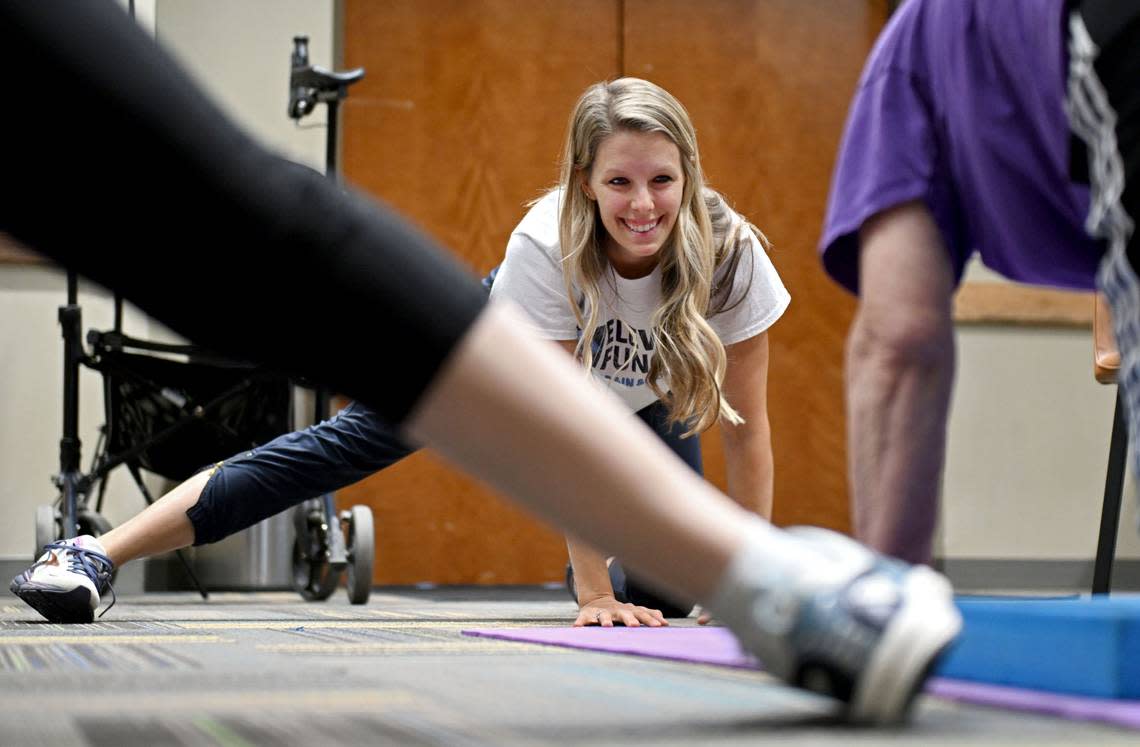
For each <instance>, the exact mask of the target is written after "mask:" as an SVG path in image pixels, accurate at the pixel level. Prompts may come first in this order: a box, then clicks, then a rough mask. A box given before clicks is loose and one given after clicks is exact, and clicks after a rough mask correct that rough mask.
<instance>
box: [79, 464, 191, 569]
mask: <svg viewBox="0 0 1140 747" xmlns="http://www.w3.org/2000/svg"><path fill="white" fill-rule="evenodd" d="M211 473H212V470H206V471H203V472H199V473H198V474H196V475H194V476H193V477H191V478H190V479H189V480H187V481H186V482H184V483H182V484H181V485H179V486H178V487H176V488H174V489H173V490H171V491H170V492H169V493H167V494H166V495H164V496H162V498H159V499H158V500H157V501H155V502H154V505H153V506H148V507H147V509H146V510H145V511H143V512H141V513H139V514H136V515H135V516H132V517H131V518H130V519H128V520H127V521H125V522H124V523H122V524H121V525H119V526H117V527H115V528H114V529H112V530H111V531H109V532H107V533H106V534H104V535H102V536H101V537H99V542H100V543H102V545H103V548H104V549H105V550H106V551H107V557H109V558H110V559H111V561H112V562H113V563H114V564H115V565H116V566H121V565H122V564H123V563H127V562H129V561H131V560H135V559H136V558H141V557H146V556H148V555H157V554H159V553H164V552H170V551H171V550H177V549H179V548H183V547H186V546H188V545H191V544H193V543H194V525H193V524H191V523H190V519H189V518H188V517H187V516H186V509H188V508H190V507H191V506H193V505H194V504H195V503H197V502H198V496H199V495H201V493H202V489H203V488H204V487H205V486H206V483H207V482H208V481H209V479H210V474H211Z"/></svg>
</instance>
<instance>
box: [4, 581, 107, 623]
mask: <svg viewBox="0 0 1140 747" xmlns="http://www.w3.org/2000/svg"><path fill="white" fill-rule="evenodd" d="M12 592H13V593H14V594H15V595H16V596H18V597H19V598H20V599H22V600H24V602H26V603H27V605H28V606H29V607H31V608H32V609H34V610H35V611H36V612H39V613H40V614H41V615H43V616H44V617H45V618H47V620H48V622H53V623H90V622H94V621H95V610H93V609H91V592H89V591H87V589H84V588H75V589H72V590H71V591H69V592H65V593H60V592H45V591H42V590H40V589H13V590H12Z"/></svg>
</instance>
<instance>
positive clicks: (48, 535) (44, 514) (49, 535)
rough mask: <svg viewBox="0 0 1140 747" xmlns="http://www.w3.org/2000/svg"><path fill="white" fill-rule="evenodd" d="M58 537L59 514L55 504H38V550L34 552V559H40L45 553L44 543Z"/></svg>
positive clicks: (48, 542) (46, 543)
mask: <svg viewBox="0 0 1140 747" xmlns="http://www.w3.org/2000/svg"><path fill="white" fill-rule="evenodd" d="M58 539H59V516H58V515H57V514H56V510H55V506H36V551H35V552H34V553H32V561H33V562H34V561H36V560H39V558H40V556H41V555H43V554H44V545H49V544H51V543H52V542H55V541H56V540H58Z"/></svg>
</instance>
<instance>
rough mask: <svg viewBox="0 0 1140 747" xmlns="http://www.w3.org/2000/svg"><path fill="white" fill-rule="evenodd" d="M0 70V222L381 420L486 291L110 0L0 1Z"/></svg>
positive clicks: (184, 328) (413, 392)
mask: <svg viewBox="0 0 1140 747" xmlns="http://www.w3.org/2000/svg"><path fill="white" fill-rule="evenodd" d="M0 69H3V70H5V71H6V76H5V79H6V84H5V89H6V91H5V92H6V95H7V97H8V100H9V101H12V102H19V114H18V115H14V116H11V117H8V118H7V121H6V122H5V127H4V133H5V138H6V139H7V141H8V142H7V147H6V148H5V151H4V175H5V176H4V178H5V180H6V182H7V187H8V188H7V190H6V191H5V198H4V199H3V200H2V201H0V230H3V231H6V232H8V233H10V234H11V235H12V236H14V237H15V238H17V239H18V240H20V241H21V242H23V243H25V244H27V245H28V246H29V247H31V248H33V249H36V250H38V251H40V252H43V253H44V254H46V255H48V256H51V257H53V258H55V259H57V260H59V261H60V262H61V263H62V264H64V265H66V266H68V267H69V268H72V269H74V270H76V271H78V272H79V273H81V274H83V275H86V276H87V277H90V278H92V279H94V280H96V281H98V282H100V283H102V284H104V285H106V286H108V287H110V288H114V289H115V290H117V291H119V292H120V293H122V294H123V296H124V297H126V298H128V299H130V300H131V301H133V302H134V303H136V304H138V306H140V307H141V308H142V309H143V310H145V311H146V312H148V313H149V314H151V315H153V316H154V317H156V318H158V319H161V320H163V321H164V322H166V323H167V324H169V325H170V326H171V327H172V328H173V329H175V330H176V331H178V332H179V333H181V334H183V335H185V336H187V337H189V338H190V339H192V340H195V341H197V342H201V343H203V344H208V345H210V346H211V347H213V348H215V349H217V350H218V351H219V352H223V353H228V354H231V355H234V356H237V357H240V358H243V359H254V360H258V361H262V362H265V363H269V364H270V365H273V366H275V367H277V368H280V369H282V370H284V371H287V372H289V373H295V374H303V375H305V376H306V377H307V378H309V379H311V380H314V381H319V382H321V383H322V384H325V385H327V386H329V387H330V388H332V389H334V390H336V391H340V392H343V393H345V394H347V395H350V396H351V397H352V398H353V399H359V400H361V401H363V402H366V403H368V404H369V406H371V407H372V408H373V409H375V410H376V412H377V413H379V415H380V416H381V417H382V418H384V420H385V421H387V422H389V423H393V424H396V425H397V426H398V425H399V424H401V423H402V422H403V420H404V418H405V417H406V416H407V414H408V412H409V411H410V410H411V409H412V407H413V406H414V405H415V403H416V401H417V400H418V399H419V397H420V395H421V394H422V393H423V391H424V390H425V388H426V387H427V386H428V385H429V384H430V383H431V381H432V379H433V378H434V377H435V374H436V371H437V370H438V368H439V366H440V364H441V363H442V361H443V360H444V358H445V357H446V356H447V354H448V353H449V351H451V349H452V347H453V346H454V345H455V343H456V342H457V341H458V340H459V339H460V338H461V337H462V336H463V335H464V333H465V332H466V330H467V329H468V328H469V326H470V325H471V324H472V322H473V321H474V319H475V318H476V316H478V314H479V312H480V310H481V309H482V308H483V307H484V305H485V303H486V293H484V291H483V290H482V289H481V288H480V287H479V283H478V282H477V281H476V280H475V278H474V277H472V276H471V275H470V274H469V273H468V272H467V271H466V270H465V269H464V268H463V267H461V266H460V265H459V264H458V263H457V262H455V261H454V260H453V259H451V258H449V257H448V256H447V255H446V253H445V252H443V251H441V250H440V249H439V248H438V247H437V246H436V245H435V243H434V242H432V241H431V240H430V239H428V238H427V237H426V236H424V235H423V234H422V233H420V232H418V231H416V230H415V229H413V228H412V227H410V226H409V224H408V223H407V222H405V221H404V220H403V219H401V218H399V217H398V216H396V215H395V214H394V213H393V212H391V211H389V210H387V209H385V208H383V207H380V206H378V205H376V204H375V203H374V202H372V201H371V200H369V199H367V198H365V197H363V196H360V195H358V194H354V193H351V192H350V193H348V194H345V193H344V191H342V190H341V189H340V188H338V187H337V186H336V185H334V184H333V183H331V181H330V180H328V179H325V178H324V177H323V176H322V175H320V174H318V173H316V172H314V171H312V170H310V169H307V168H304V167H301V166H298V165H296V164H293V163H291V162H289V161H287V160H285V159H283V158H280V157H278V156H276V155H274V154H272V153H270V152H269V151H267V150H266V149H265V148H263V147H261V146H260V145H258V144H257V143H256V142H254V141H253V140H252V139H251V138H249V137H248V136H246V135H245V134H244V133H243V132H241V131H240V130H239V129H238V128H236V127H235V126H234V125H233V124H231V123H230V122H229V121H228V119H227V118H226V116H225V115H224V114H223V113H222V112H221V111H220V110H219V109H218V108H217V107H216V106H215V105H214V104H213V103H212V102H211V101H209V100H208V99H207V98H206V97H205V96H204V95H203V94H202V93H201V92H200V91H199V90H198V89H197V88H196V87H195V86H194V85H193V83H191V81H190V79H189V77H188V76H187V75H186V74H185V73H184V72H183V71H182V70H181V69H180V68H179V67H178V65H177V64H176V63H175V62H174V60H173V59H172V58H171V57H169V56H168V55H167V54H165V53H164V52H162V51H161V50H160V49H159V48H158V47H157V45H156V44H155V42H154V40H152V39H151V38H150V37H148V36H147V35H146V34H145V33H144V32H143V31H141V30H140V29H139V28H138V26H137V25H136V24H135V23H134V22H133V21H132V20H131V19H129V18H128V17H127V16H126V14H125V13H124V12H123V11H122V9H121V8H120V7H118V5H117V4H116V3H114V2H112V1H111V0H87V1H85V2H77V3H68V4H67V6H66V11H64V10H61V7H60V6H58V5H57V4H55V3H41V2H5V3H0ZM358 351H364V352H366V353H367V356H369V357H374V358H376V359H378V364H363V363H362V360H363V359H365V358H364V356H362V355H360V354H359V352H358Z"/></svg>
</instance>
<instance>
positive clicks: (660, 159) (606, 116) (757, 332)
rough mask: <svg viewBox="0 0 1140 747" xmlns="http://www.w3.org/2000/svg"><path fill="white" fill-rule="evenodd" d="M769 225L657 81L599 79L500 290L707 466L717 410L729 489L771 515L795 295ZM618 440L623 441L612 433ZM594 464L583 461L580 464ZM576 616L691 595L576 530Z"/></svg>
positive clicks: (586, 620) (517, 237) (673, 443)
mask: <svg viewBox="0 0 1140 747" xmlns="http://www.w3.org/2000/svg"><path fill="white" fill-rule="evenodd" d="M766 246H767V240H766V239H765V238H764V236H763V234H761V233H760V231H759V230H757V229H756V228H755V227H754V226H753V225H752V224H750V223H749V222H748V221H747V220H745V219H744V218H743V217H741V216H740V215H738V214H737V213H736V212H734V211H733V210H732V209H730V208H729V207H728V205H727V204H726V202H725V200H724V198H723V197H722V196H721V195H720V194H718V193H717V192H715V191H713V190H711V189H709V188H707V187H705V185H704V176H703V173H702V170H701V164H700V155H699V152H698V150H697V138H696V132H695V130H694V128H693V125H692V122H691V121H690V119H689V115H688V113H687V112H686V111H685V109H684V107H683V106H682V105H681V103H680V102H679V101H677V99H676V98H674V97H673V96H672V95H671V94H669V93H668V92H667V91H665V90H664V89H662V88H661V87H660V86H657V85H655V84H653V83H650V82H649V81H646V80H641V79H638V78H621V79H618V80H615V81H612V82H609V83H598V84H595V85H593V86H591V87H590V88H588V89H587V90H586V91H585V93H583V94H582V96H581V97H580V98H579V100H578V103H577V104H576V106H575V107H574V110H573V112H572V113H571V116H570V126H569V132H568V134H567V139H566V145H565V148H564V152H563V161H562V173H561V178H560V181H559V185H558V187H557V188H556V189H554V190H552V191H551V192H550V193H548V194H547V195H546V196H545V197H543V198H541V199H540V200H538V201H537V202H536V203H535V204H534V205H533V206H532V207H531V209H530V211H529V212H528V213H527V215H526V216H525V217H524V218H523V220H522V222H521V223H520V224H519V225H518V227H517V228H516V229H515V231H514V233H513V234H512V236H511V239H510V241H509V243H508V245H507V253H506V258H505V259H504V261H503V264H502V266H501V268H500V269H499V271H498V274H497V275H496V277H495V280H494V285H493V287H492V297H501V298H509V299H511V300H513V301H515V302H517V303H519V304H520V305H522V306H523V308H525V309H526V310H527V312H528V313H529V315H530V317H531V321H532V323H533V324H534V326H535V327H536V329H537V331H538V332H539V334H540V335H542V336H543V337H546V338H548V339H552V340H558V341H560V342H561V343H562V344H563V346H564V347H565V348H567V349H568V350H570V351H572V352H573V354H574V355H575V357H576V358H577V359H578V360H579V361H580V362H581V363H582V365H583V366H584V367H585V368H586V369H587V370H588V371H590V374H591V376H592V377H593V378H594V379H595V380H596V381H597V382H598V383H599V384H601V385H602V386H604V387H605V388H607V389H609V390H610V391H611V392H612V393H614V394H616V395H617V396H618V397H619V398H620V399H621V400H622V401H623V402H624V403H625V405H626V407H627V408H628V409H629V410H630V411H631V412H634V413H636V414H637V415H638V417H640V418H641V419H642V420H643V421H644V422H645V423H646V424H647V425H649V426H650V427H651V428H652V429H653V430H654V431H656V432H657V434H658V435H659V436H660V437H661V438H662V439H663V440H664V441H665V443H666V444H667V445H669V446H670V448H672V449H673V451H674V452H675V453H676V454H677V455H678V456H680V457H681V458H682V459H683V460H684V461H685V462H687V463H688V464H689V465H690V466H691V467H692V468H693V469H694V470H696V471H697V472H698V473H699V472H701V454H700V445H699V440H698V439H697V438H696V436H697V435H699V434H700V433H701V432H703V431H705V430H707V429H709V428H710V427H712V426H713V425H714V424H716V423H717V422H719V423H720V424H721V426H722V435H723V442H724V445H725V446H724V448H725V460H726V463H727V468H728V469H727V471H728V482H729V485H728V488H729V494H730V495H731V496H732V497H733V498H734V499H736V501H737V502H739V503H740V504H741V505H743V506H745V507H746V508H749V509H750V510H752V511H755V512H756V513H758V514H760V515H762V516H765V517H769V516H770V515H771V510H772V446H771V438H770V434H769V427H768V412H767V394H766V387H767V372H768V339H767V329H768V327H770V326H771V325H772V324H773V323H774V322H775V321H776V320H777V319H778V318H779V317H780V315H781V314H783V312H784V309H785V308H786V307H787V305H788V302H789V300H790V297H789V296H788V292H787V291H786V290H785V289H784V286H783V284H782V283H781V281H780V278H779V276H778V275H777V274H776V271H775V268H773V266H772V263H771V261H770V260H769V259H768V256H767V253H766V251H765V250H766ZM613 448H614V449H616V450H620V449H621V448H622V445H621V444H614V447H613ZM583 466H584V468H588V465H583ZM568 544H569V549H570V561H571V566H572V567H571V569H570V572H569V573H568V579H569V581H570V584H569V585H570V586H571V588H572V593H575V594H576V597H577V600H578V603H579V607H580V614H579V618H578V624H581V625H590V624H595V623H598V624H602V625H606V624H612V622H614V621H617V622H624V623H626V624H633V623H636V622H639V621H640V622H645V623H649V624H655V623H656V622H658V621H659V620H660V617H661V613H664V615H665V616H666V617H673V616H683V615H686V614H688V613H689V610H690V609H691V605H690V604H687V603H684V602H682V601H678V600H671V599H667V598H663V597H661V596H659V595H658V594H656V593H655V592H653V591H652V590H649V589H645V588H643V587H642V585H641V584H640V583H639V582H637V581H636V580H630V579H627V578H626V577H625V574H624V570H623V569H622V566H621V564H620V563H618V562H615V561H613V560H612V559H609V561H608V571H607V559H606V558H604V557H602V556H600V555H599V554H597V553H595V552H594V551H593V550H590V549H589V548H586V547H583V546H582V545H581V544H580V543H577V542H575V541H574V540H569V542H568Z"/></svg>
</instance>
